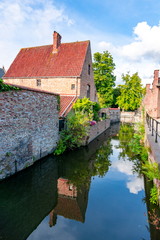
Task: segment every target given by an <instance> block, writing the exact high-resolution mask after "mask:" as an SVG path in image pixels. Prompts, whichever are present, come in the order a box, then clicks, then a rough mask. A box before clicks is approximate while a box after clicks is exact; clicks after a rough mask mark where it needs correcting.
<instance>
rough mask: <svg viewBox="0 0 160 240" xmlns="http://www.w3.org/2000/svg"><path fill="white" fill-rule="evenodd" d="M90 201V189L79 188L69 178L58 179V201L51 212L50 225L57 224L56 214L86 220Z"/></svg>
mask: <svg viewBox="0 0 160 240" xmlns="http://www.w3.org/2000/svg"><path fill="white" fill-rule="evenodd" d="M87 203H88V189H86V188H84V189H82V188H81V189H77V187H76V186H74V185H73V184H70V183H69V182H68V180H67V179H63V178H59V179H58V203H57V206H56V207H55V208H54V209H53V210H52V211H51V213H50V222H49V224H50V226H54V225H55V224H56V216H57V215H60V216H63V217H65V218H69V219H73V220H76V221H80V222H84V221H85V212H86V208H87Z"/></svg>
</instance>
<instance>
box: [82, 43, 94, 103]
mask: <svg viewBox="0 0 160 240" xmlns="http://www.w3.org/2000/svg"><path fill="white" fill-rule="evenodd" d="M88 86H89V87H90V100H91V101H93V102H97V101H98V98H97V91H96V87H95V84H94V77H93V68H92V56H91V47H90V45H89V47H88V49H87V53H86V58H85V61H84V65H83V70H82V75H81V83H80V97H81V98H83V97H88V96H87V88H88Z"/></svg>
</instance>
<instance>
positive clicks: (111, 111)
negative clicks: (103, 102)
mask: <svg viewBox="0 0 160 240" xmlns="http://www.w3.org/2000/svg"><path fill="white" fill-rule="evenodd" d="M103 113H105V114H106V116H107V117H108V118H110V121H111V123H116V122H120V109H119V108H101V110H100V114H101V116H102V117H103Z"/></svg>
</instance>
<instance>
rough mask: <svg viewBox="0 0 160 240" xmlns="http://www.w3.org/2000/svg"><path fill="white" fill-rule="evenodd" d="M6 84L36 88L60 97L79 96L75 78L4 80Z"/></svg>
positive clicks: (78, 79)
mask: <svg viewBox="0 0 160 240" xmlns="http://www.w3.org/2000/svg"><path fill="white" fill-rule="evenodd" d="M38 79H39V80H41V85H40V86H37V80H38ZM4 81H5V82H6V83H11V84H15V85H20V86H25V87H30V88H36V89H38V90H44V91H49V92H54V93H58V94H60V95H63V94H65V95H66V94H67V95H79V94H80V78H77V77H52V78H49V77H48V78H24V79H22V78H19V79H18V78H17V79H4ZM72 84H74V85H75V88H74V89H72V88H71V85H72Z"/></svg>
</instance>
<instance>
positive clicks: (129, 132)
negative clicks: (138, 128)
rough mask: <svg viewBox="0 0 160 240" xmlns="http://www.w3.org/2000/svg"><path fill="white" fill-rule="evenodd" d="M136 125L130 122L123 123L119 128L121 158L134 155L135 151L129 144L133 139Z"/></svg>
mask: <svg viewBox="0 0 160 240" xmlns="http://www.w3.org/2000/svg"><path fill="white" fill-rule="evenodd" d="M133 134H134V127H133V125H130V124H122V125H121V126H120V130H119V146H118V148H120V149H121V150H122V151H121V153H120V154H119V157H120V158H125V157H129V158H132V157H133V153H132V151H131V148H130V146H129V143H130V142H131V140H132V139H133Z"/></svg>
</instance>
